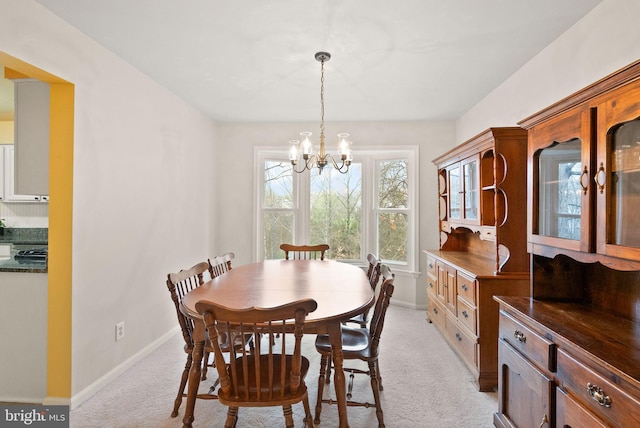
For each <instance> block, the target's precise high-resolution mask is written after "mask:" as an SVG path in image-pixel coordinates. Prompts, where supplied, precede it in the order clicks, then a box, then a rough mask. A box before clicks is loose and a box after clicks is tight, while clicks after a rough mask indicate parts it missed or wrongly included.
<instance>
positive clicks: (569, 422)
mask: <svg viewBox="0 0 640 428" xmlns="http://www.w3.org/2000/svg"><path fill="white" fill-rule="evenodd" d="M520 125H521V126H522V127H524V128H526V129H527V130H528V131H529V143H528V147H529V148H528V174H527V175H528V179H527V181H528V190H529V192H528V203H527V206H528V207H529V208H528V211H529V212H528V221H527V223H528V224H527V231H528V250H529V252H530V253H531V262H532V272H531V275H532V280H531V297H530V298H526V297H496V301H498V302H499V304H500V325H499V330H500V337H499V345H498V347H499V366H500V367H499V387H498V397H499V409H498V412H497V413H496V414H495V415H494V425H495V426H498V427H512V426H518V427H534V426H535V427H538V426H540V427H554V426H557V427H574V428H577V427H605V426H617V427H631V426H640V61H639V62H636V63H634V64H631V65H630V66H628V67H626V68H624V69H622V70H620V71H618V72H616V73H614V74H612V75H610V76H608V77H606V78H604V79H602V80H600V81H598V82H596V83H594V84H592V85H591V86H589V87H587V88H585V89H583V90H581V91H579V92H577V93H575V94H574V95H572V96H569V97H567V98H565V99H563V100H561V101H559V102H558V103H556V104H553V105H552V106H550V107H548V108H547V109H545V110H543V111H541V112H539V113H537V114H535V115H533V116H531V117H529V118H527V119H524V120H523V121H522V122H521V123H520Z"/></svg>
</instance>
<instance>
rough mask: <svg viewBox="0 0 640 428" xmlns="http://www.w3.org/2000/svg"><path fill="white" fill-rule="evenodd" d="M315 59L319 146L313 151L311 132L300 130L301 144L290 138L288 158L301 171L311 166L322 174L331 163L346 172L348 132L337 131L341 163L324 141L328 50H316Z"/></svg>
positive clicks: (294, 169) (349, 148) (348, 154)
mask: <svg viewBox="0 0 640 428" xmlns="http://www.w3.org/2000/svg"><path fill="white" fill-rule="evenodd" d="M315 58H316V61H319V62H320V119H321V120H320V147H319V148H318V152H317V153H313V143H312V142H311V140H310V139H309V137H310V136H311V132H307V131H305V132H301V133H300V135H301V136H302V137H303V140H302V144H300V141H299V140H290V141H289V143H290V147H289V160H290V161H291V165H292V169H293V171H295V172H297V173H302V172H304V171H306V170H309V171H311V169H312V168H315V167H317V168H318V174H322V170H323V169H324V167H325V166H327V165H333V168H334V169H335V170H336V171H338V172H339V173H341V174H346V173H347V172H348V171H349V165H351V147H350V145H351V142H350V141H348V140H347V138H348V137H349V134H347V133H344V132H342V133H339V134H338V138H339V141H338V144H339V147H340V148H339V150H338V151H339V154H340V161H341V164H340V165H338V162H336V159H334V157H333V156H332V155H331V154H329V153H327V152H326V148H325V142H324V63H325V61H328V60H329V59H330V58H331V55H330V54H329V53H328V52H317V53H316V55H315ZM300 155H302V162H303V163H302V165H300V166H301V168H300V169H297V168H296V165H297V164H298V159H299V157H300Z"/></svg>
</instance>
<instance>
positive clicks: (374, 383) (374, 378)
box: [369, 361, 384, 428]
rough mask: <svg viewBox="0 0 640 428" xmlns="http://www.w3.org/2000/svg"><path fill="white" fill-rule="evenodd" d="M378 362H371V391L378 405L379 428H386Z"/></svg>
mask: <svg viewBox="0 0 640 428" xmlns="http://www.w3.org/2000/svg"><path fill="white" fill-rule="evenodd" d="M376 366H377V363H376V361H369V376H370V378H371V391H372V392H373V399H374V400H375V403H376V416H377V417H378V428H384V418H383V415H382V404H380V386H379V385H378V374H377V370H376Z"/></svg>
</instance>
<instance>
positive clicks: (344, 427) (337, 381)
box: [327, 322, 349, 428]
mask: <svg viewBox="0 0 640 428" xmlns="http://www.w3.org/2000/svg"><path fill="white" fill-rule="evenodd" d="M327 327H328V330H329V331H328V332H329V341H330V342H331V354H332V358H333V367H334V372H333V385H334V387H335V389H336V401H337V402H338V417H339V420H340V428H349V420H348V418H347V391H346V389H347V388H346V382H345V377H344V369H343V367H342V362H343V356H342V330H341V328H340V323H339V322H337V323H331V324H330V325H329V326H327Z"/></svg>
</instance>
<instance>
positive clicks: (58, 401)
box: [42, 397, 71, 406]
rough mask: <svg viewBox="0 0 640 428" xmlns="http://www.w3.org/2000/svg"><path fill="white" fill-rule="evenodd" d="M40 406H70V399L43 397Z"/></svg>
mask: <svg viewBox="0 0 640 428" xmlns="http://www.w3.org/2000/svg"><path fill="white" fill-rule="evenodd" d="M42 404H43V405H45V406H70V405H71V399H69V398H67V397H45V399H44V401H43V402H42Z"/></svg>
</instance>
